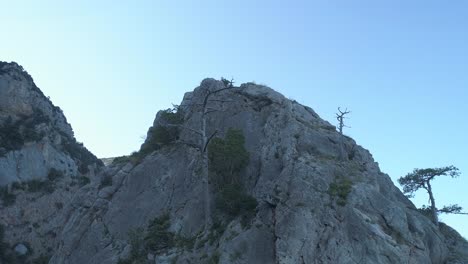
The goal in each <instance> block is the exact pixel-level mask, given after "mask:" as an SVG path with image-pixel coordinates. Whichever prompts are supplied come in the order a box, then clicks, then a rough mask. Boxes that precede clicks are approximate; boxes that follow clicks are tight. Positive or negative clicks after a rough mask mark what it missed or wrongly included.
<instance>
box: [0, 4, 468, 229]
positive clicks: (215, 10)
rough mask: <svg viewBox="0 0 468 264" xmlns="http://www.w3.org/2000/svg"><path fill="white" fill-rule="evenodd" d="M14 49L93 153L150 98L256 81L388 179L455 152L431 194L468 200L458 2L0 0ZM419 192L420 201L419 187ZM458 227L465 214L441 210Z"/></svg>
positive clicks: (466, 39) (115, 145) (101, 152)
mask: <svg viewBox="0 0 468 264" xmlns="http://www.w3.org/2000/svg"><path fill="white" fill-rule="evenodd" d="M0 6H1V10H2V15H1V16H0V24H1V25H2V26H1V27H0V36H1V40H0V60H2V61H16V62H18V63H19V64H21V65H22V66H23V67H24V68H25V69H26V70H27V71H28V72H29V73H30V74H31V75H32V77H33V78H34V80H35V82H36V84H37V86H39V87H40V88H41V89H42V91H43V92H44V93H45V94H46V95H48V96H50V98H51V100H52V101H53V102H54V103H55V104H56V105H58V106H60V107H61V108H62V109H63V110H64V113H65V115H66V116H67V118H68V121H69V122H70V123H71V124H72V126H73V128H74V131H75V135H76V137H77V139H78V140H79V141H81V142H84V144H85V146H87V147H88V148H89V149H90V150H91V151H92V152H93V153H95V154H96V155H97V156H99V157H112V156H119V155H125V154H129V153H131V152H132V151H135V150H137V149H139V146H140V144H141V143H142V136H144V135H145V134H146V131H147V129H148V127H149V126H151V124H152V122H153V119H154V117H155V114H156V112H157V111H158V110H160V109H166V108H169V107H171V104H172V103H174V104H177V103H179V102H180V101H181V99H182V98H183V95H184V93H185V92H187V91H190V90H192V89H193V88H195V87H196V86H198V84H199V83H200V82H201V80H202V79H204V78H206V77H213V78H220V77H222V76H223V77H226V78H228V79H230V78H234V80H235V82H236V84H240V83H244V82H249V81H255V82H257V83H260V84H265V85H268V86H270V87H272V88H273V89H275V90H277V91H279V92H281V93H283V94H284V95H285V96H286V97H289V98H291V99H294V100H297V101H299V102H300V103H302V104H304V105H308V106H310V107H312V108H313V109H314V110H315V111H316V112H317V113H318V114H319V115H320V116H321V117H322V118H324V119H326V120H328V121H330V122H331V123H333V124H336V120H335V113H336V109H337V107H338V106H341V107H343V108H345V107H347V108H348V109H349V110H351V111H352V113H351V114H350V115H349V119H348V120H347V122H348V123H347V125H349V126H350V128H348V129H346V130H345V133H346V134H347V135H349V136H351V137H353V138H354V139H355V140H356V141H357V143H358V144H360V145H362V146H363V147H365V148H367V149H369V150H370V152H371V153H372V154H373V156H374V158H375V160H376V161H377V162H379V164H380V168H381V169H382V171H384V172H385V173H388V174H389V175H390V177H391V178H392V180H393V181H394V182H395V184H396V185H397V186H398V183H397V182H396V180H397V179H398V178H399V177H401V176H404V175H406V174H407V173H409V172H411V171H412V170H413V169H414V168H430V167H441V166H446V165H454V166H456V167H458V168H459V169H460V171H461V176H460V177H459V178H457V179H450V178H447V179H438V180H435V181H434V184H433V187H434V189H435V190H434V193H435V194H434V195H435V198H436V202H437V204H438V205H440V206H442V205H446V204H452V203H458V204H459V205H461V206H462V207H464V208H466V209H467V210H468V195H467V194H466V193H467V192H466V188H467V187H468V160H467V153H466V151H467V149H468V139H467V137H466V131H467V130H468V118H467V113H468V103H467V102H466V101H467V99H468V89H467V86H468V74H467V73H466V72H467V70H468V49H467V47H468V30H467V28H468V16H466V11H467V10H468V2H466V1H461V0H458V1H457V0H454V1H427V0H425V1H418V0H415V1H405V0H392V1H370V0H369V1H360V0H356V1H344V0H342V1H325V0H323V1H294V0H290V1H278V0H269V1H245V0H238V1H219V0H218V1H214V0H213V1H203V0H198V1H156V0H153V1H139V0H135V1H108V0H101V1H88V0H82V1H65V0H61V1H51V0H43V1H32V0H31V1H21V0H17V1H11V0H8V1H5V0H0ZM413 201H414V202H415V204H416V205H417V206H420V205H421V204H425V203H427V194H426V193H424V192H423V191H420V192H419V193H418V195H417V196H416V197H415V199H413ZM441 218H442V221H444V222H446V223H448V224H449V225H451V226H453V227H454V228H456V229H457V230H458V231H459V232H460V233H461V234H462V235H463V236H464V237H465V238H468V225H467V224H466V223H468V216H461V215H458V216H456V215H453V216H442V217H441Z"/></svg>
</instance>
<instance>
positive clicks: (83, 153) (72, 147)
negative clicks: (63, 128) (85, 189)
mask: <svg viewBox="0 0 468 264" xmlns="http://www.w3.org/2000/svg"><path fill="white" fill-rule="evenodd" d="M63 136H64V137H65V140H64V142H63V143H62V147H63V149H64V151H65V152H67V153H68V154H69V155H70V156H71V157H72V158H73V159H74V160H75V161H76V162H77V163H78V171H79V172H80V173H81V174H86V173H88V172H89V169H88V166H90V165H93V164H97V165H98V166H104V163H103V162H102V160H100V159H98V158H97V157H96V156H95V155H94V154H93V153H91V152H90V151H89V150H88V149H87V148H85V146H84V145H83V143H79V142H76V140H75V139H70V138H68V136H67V135H63Z"/></svg>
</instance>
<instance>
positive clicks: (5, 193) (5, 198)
mask: <svg viewBox="0 0 468 264" xmlns="http://www.w3.org/2000/svg"><path fill="white" fill-rule="evenodd" d="M0 199H1V200H2V204H3V206H5V207H8V206H10V205H13V204H14V203H15V201H16V195H15V194H14V193H13V191H10V190H8V187H7V186H0Z"/></svg>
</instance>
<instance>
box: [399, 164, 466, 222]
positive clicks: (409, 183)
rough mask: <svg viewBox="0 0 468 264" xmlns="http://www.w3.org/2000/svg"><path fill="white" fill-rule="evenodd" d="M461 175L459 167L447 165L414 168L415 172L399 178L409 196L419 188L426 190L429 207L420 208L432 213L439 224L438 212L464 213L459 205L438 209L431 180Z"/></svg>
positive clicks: (433, 219)
mask: <svg viewBox="0 0 468 264" xmlns="http://www.w3.org/2000/svg"><path fill="white" fill-rule="evenodd" d="M459 175H460V172H459V170H458V168H456V167H454V166H447V167H442V168H428V169H414V171H413V172H411V173H408V174H407V175H406V176H404V177H401V178H399V179H398V183H400V184H401V185H402V186H403V192H404V193H405V194H407V196H408V197H413V195H414V193H415V192H416V191H418V190H419V189H424V190H426V192H427V194H428V195H429V202H430V205H429V207H427V206H423V207H422V208H421V209H420V212H422V213H423V214H425V215H428V214H430V216H431V217H430V218H431V220H432V222H433V223H434V224H436V225H438V224H439V219H438V214H439V213H446V214H464V213H462V212H461V210H462V207H461V206H459V205H456V204H454V205H449V206H444V207H443V208H442V209H438V208H437V206H436V203H435V198H434V193H433V191H432V185H431V181H432V180H434V179H435V178H436V177H440V176H448V177H451V178H456V177H458V176H459Z"/></svg>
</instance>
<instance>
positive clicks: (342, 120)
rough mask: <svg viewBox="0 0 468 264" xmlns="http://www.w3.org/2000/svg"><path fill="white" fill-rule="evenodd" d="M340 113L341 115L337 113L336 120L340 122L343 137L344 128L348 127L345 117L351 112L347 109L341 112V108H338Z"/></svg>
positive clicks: (339, 128)
mask: <svg viewBox="0 0 468 264" xmlns="http://www.w3.org/2000/svg"><path fill="white" fill-rule="evenodd" d="M338 112H339V113H336V120H338V131H339V132H340V134H341V135H343V128H344V127H348V126H346V125H345V124H344V120H345V119H346V117H345V115H347V114H349V113H351V111H348V108H346V109H345V110H344V111H341V107H338Z"/></svg>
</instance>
